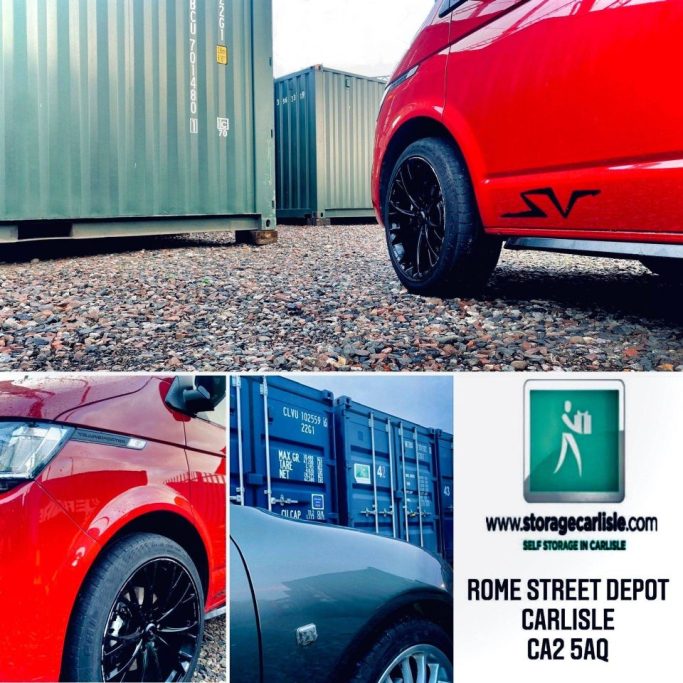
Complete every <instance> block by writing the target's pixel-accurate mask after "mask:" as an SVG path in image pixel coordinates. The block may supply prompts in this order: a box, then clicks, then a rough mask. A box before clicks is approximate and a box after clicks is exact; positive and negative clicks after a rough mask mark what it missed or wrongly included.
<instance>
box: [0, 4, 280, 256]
mask: <svg viewBox="0 0 683 683" xmlns="http://www.w3.org/2000/svg"><path fill="white" fill-rule="evenodd" d="M272 88H273V67H272V7H271V0H0V241H6V242H7V241H17V240H21V239H30V238H34V237H111V236H121V235H139V234H168V233H174V232H194V231H200V230H201V231H203V230H258V231H260V230H269V229H273V228H275V201H274V200H275V191H274V189H275V188H274V185H275V179H274V175H275V173H274V171H275V166H274V162H275V159H274V143H273V101H272Z"/></svg>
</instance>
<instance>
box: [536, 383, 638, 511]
mask: <svg viewBox="0 0 683 683" xmlns="http://www.w3.org/2000/svg"><path fill="white" fill-rule="evenodd" d="M524 497H525V499H526V500H527V501H528V502H535V503H550V502H583V503H591V502H593V503H596V502H617V503H618V502H621V501H622V500H623V499H624V385H623V383H622V382H620V381H617V380H604V381H603V380H586V381H582V380H530V381H528V382H527V383H526V385H525V477H524Z"/></svg>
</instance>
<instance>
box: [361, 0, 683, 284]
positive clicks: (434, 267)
mask: <svg viewBox="0 0 683 683" xmlns="http://www.w3.org/2000/svg"><path fill="white" fill-rule="evenodd" d="M681 26H683V2H680V1H679V0H437V2H436V3H435V5H434V8H433V9H432V11H431V13H430V15H429V17H428V18H427V20H426V22H425V24H424V25H423V26H422V28H421V30H420V32H419V33H418V35H417V37H416V39H415V41H414V43H413V45H412V47H411V48H410V50H409V51H408V53H407V54H406V56H405V58H404V59H403V60H402V62H401V63H400V65H399V66H398V68H397V70H396V72H395V74H394V75H393V77H392V78H391V80H390V83H389V85H388V87H387V91H386V94H385V98H384V101H383V104H382V108H381V112H380V115H379V120H378V124H377V133H376V149H375V157H374V169H373V203H374V206H375V210H376V212H377V215H378V218H379V219H380V221H381V222H382V223H383V224H384V225H385V228H386V236H387V241H388V246H389V253H390V255H391V260H392V262H393V265H394V268H395V269H396V271H397V274H398V276H399V278H400V279H401V281H402V282H403V284H404V285H405V286H406V287H407V288H408V289H410V290H411V291H414V292H417V293H422V294H437V295H449V294H458V293H465V292H467V291H468V290H475V289H476V288H477V287H479V286H481V285H483V284H484V283H485V282H486V280H487V278H488V277H489V275H490V274H491V272H492V271H493V269H494V268H495V266H496V263H497V261H498V257H499V254H500V248H501V245H502V243H503V242H506V246H507V247H510V248H521V249H545V250H551V251H561V252H569V253H584V254H594V255H603V256H604V255H607V256H618V257H622V258H636V259H640V260H641V261H643V263H645V265H647V266H648V267H649V268H650V269H651V270H653V271H655V272H657V273H659V274H661V275H665V276H672V277H674V278H680V277H681V276H683V260H681V259H682V258H683V151H682V150H683V127H682V126H681V110H682V109H683V95H682V94H681V92H680V90H679V89H678V88H677V87H675V85H674V84H676V83H678V81H679V80H680V74H679V72H680V64H681V29H680V27H681Z"/></svg>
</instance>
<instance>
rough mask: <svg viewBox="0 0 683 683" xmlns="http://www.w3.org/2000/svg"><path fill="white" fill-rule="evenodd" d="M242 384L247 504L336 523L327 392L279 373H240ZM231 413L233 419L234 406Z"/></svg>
mask: <svg viewBox="0 0 683 683" xmlns="http://www.w3.org/2000/svg"><path fill="white" fill-rule="evenodd" d="M240 385H241V386H240V391H239V394H240V398H241V405H240V413H241V435H242V460H243V468H244V475H243V478H244V488H245V489H246V491H245V494H244V495H245V501H246V504H247V505H250V506H255V507H260V508H263V509H266V510H270V511H271V512H274V513H275V514H279V515H281V516H283V517H289V518H291V519H302V520H308V521H316V522H333V523H336V522H337V521H338V509H337V495H336V493H337V492H336V461H335V458H334V449H333V443H334V425H333V415H332V396H331V394H330V393H329V392H324V391H318V390H316V389H311V388H309V387H306V386H304V385H301V384H299V383H297V382H293V381H291V380H287V379H284V378H281V377H242V378H241V379H240ZM235 393H237V388H235ZM231 414H232V415H234V419H235V422H237V405H236V407H235V410H234V411H232V410H231ZM231 431H232V432H233V433H235V432H237V428H236V427H235V429H234V430H231ZM233 440H234V438H232V437H231V441H233Z"/></svg>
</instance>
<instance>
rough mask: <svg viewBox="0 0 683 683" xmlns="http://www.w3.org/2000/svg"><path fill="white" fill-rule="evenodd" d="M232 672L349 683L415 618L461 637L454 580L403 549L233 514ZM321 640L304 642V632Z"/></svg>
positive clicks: (267, 680) (366, 537)
mask: <svg viewBox="0 0 683 683" xmlns="http://www.w3.org/2000/svg"><path fill="white" fill-rule="evenodd" d="M230 514H231V518H230V535H231V544H230V670H231V675H232V680H239V681H240V682H242V683H290V682H291V683H294V682H296V683H301V681H306V682H307V683H318V682H320V683H322V682H323V681H324V682H325V683H331V682H333V681H345V680H348V678H349V675H350V671H351V670H352V667H353V665H354V663H355V662H356V661H358V659H359V658H360V657H362V656H363V655H364V654H365V652H367V651H368V649H369V648H370V647H372V645H373V643H374V642H376V640H377V639H378V638H379V637H381V635H382V634H383V633H384V632H385V630H386V629H387V628H389V627H391V626H392V625H393V624H395V623H397V622H398V621H399V620H400V619H402V618H403V617H407V616H419V617H422V618H427V619H429V620H431V621H434V622H435V623H436V624H438V625H439V626H441V628H443V629H444V630H445V631H446V632H447V633H452V622H453V599H452V572H451V570H450V567H448V565H446V564H445V563H443V562H442V561H441V560H439V559H438V558H437V557H435V556H433V555H431V554H429V553H427V552H425V551H423V550H420V549H419V548H416V547H415V546H412V545H409V544H408V543H405V542H403V541H396V540H393V539H388V538H383V537H380V536H375V535H373V534H369V533H364V532H360V531H355V530H351V529H346V528H342V527H335V526H324V525H319V524H315V523H308V522H299V521H293V520H289V519H285V518H282V517H279V516H277V515H273V514H270V513H267V512H265V511H263V510H258V509H255V508H247V507H241V506H236V505H233V506H231V510H230ZM313 624H314V625H315V631H316V632H317V640H315V642H313V643H311V644H308V645H301V644H299V643H298V642H297V640H298V638H297V630H298V629H301V628H302V627H309V628H308V629H304V633H306V634H310V632H311V628H310V625H313Z"/></svg>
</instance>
